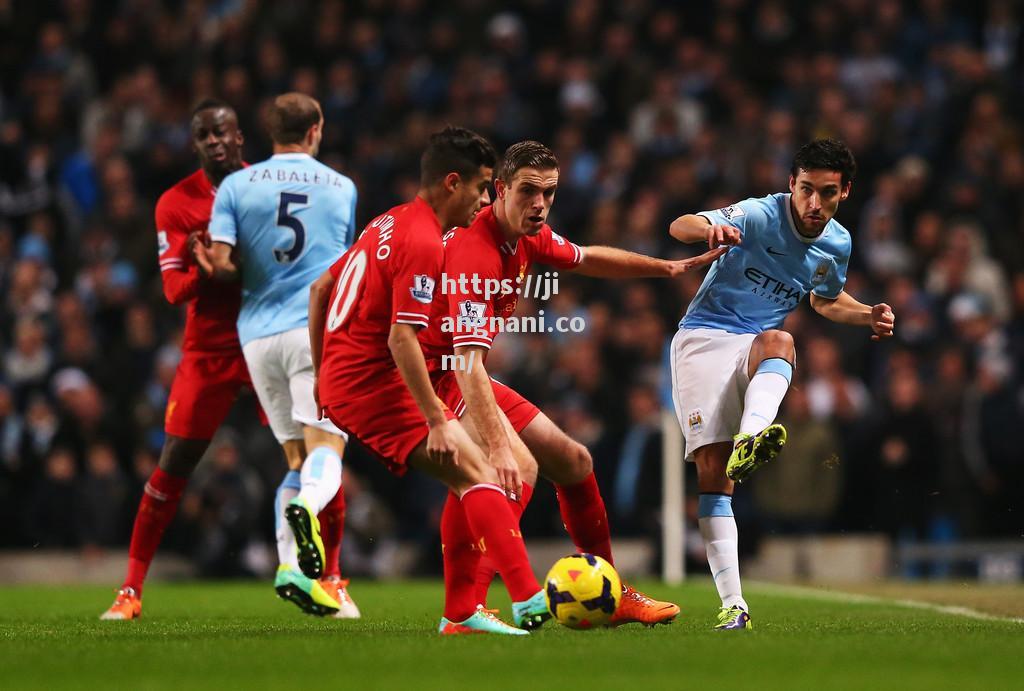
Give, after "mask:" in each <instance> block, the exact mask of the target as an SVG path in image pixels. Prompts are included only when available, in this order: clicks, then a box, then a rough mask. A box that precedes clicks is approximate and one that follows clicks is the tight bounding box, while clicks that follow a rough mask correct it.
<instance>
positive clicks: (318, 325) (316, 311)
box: [309, 274, 331, 372]
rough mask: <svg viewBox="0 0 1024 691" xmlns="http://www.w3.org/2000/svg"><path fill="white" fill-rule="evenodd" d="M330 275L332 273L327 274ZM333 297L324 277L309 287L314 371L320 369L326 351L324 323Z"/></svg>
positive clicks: (310, 339) (310, 333) (310, 336)
mask: <svg viewBox="0 0 1024 691" xmlns="http://www.w3.org/2000/svg"><path fill="white" fill-rule="evenodd" d="M325 275H326V276H327V277H330V274H325ZM330 299H331V289H330V285H329V284H328V285H323V277H321V278H320V279H318V280H317V281H316V282H315V283H314V284H313V285H312V286H311V287H310V289H309V351H310V354H311V355H312V357H313V371H314V372H319V371H320V363H321V362H322V361H323V353H324V324H325V323H326V321H327V303H328V302H329V301H330Z"/></svg>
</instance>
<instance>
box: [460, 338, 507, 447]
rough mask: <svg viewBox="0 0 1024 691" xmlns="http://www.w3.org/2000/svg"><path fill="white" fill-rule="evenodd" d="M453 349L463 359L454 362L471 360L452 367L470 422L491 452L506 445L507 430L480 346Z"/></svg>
mask: <svg viewBox="0 0 1024 691" xmlns="http://www.w3.org/2000/svg"><path fill="white" fill-rule="evenodd" d="M467 351H469V352H467ZM455 353H456V355H457V356H464V357H465V359H464V360H459V359H458V358H456V361H457V362H469V363H471V366H468V367H466V368H464V369H457V370H455V380H456V381H457V382H458V383H459V390H460V391H461V392H462V398H463V400H464V401H465V403H466V410H467V411H468V412H469V414H470V416H471V417H472V420H473V424H474V425H475V426H476V428H477V431H478V432H479V433H480V436H481V438H482V439H483V441H484V444H486V445H487V449H488V451H490V452H493V451H494V450H495V449H497V448H500V447H504V446H508V445H509V441H508V433H507V432H506V431H505V426H504V425H503V424H502V423H501V417H500V414H499V413H498V403H497V401H495V400H494V390H493V389H492V388H491V379H490V377H488V376H487V370H486V369H485V368H484V365H483V348H479V347H466V348H461V347H460V348H456V349H455Z"/></svg>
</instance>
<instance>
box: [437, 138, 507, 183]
mask: <svg viewBox="0 0 1024 691" xmlns="http://www.w3.org/2000/svg"><path fill="white" fill-rule="evenodd" d="M497 162H498V154H497V153H495V151H494V147H493V146H491V143H490V142H489V141H487V140H486V139H484V138H483V137H481V136H480V135H479V134H477V133H476V132H474V131H472V130H468V129H466V128H464V127H453V126H451V125H449V126H448V127H445V128H444V129H443V130H441V131H440V132H435V133H434V134H432V135H430V142H429V143H428V144H427V148H426V150H425V151H424V152H423V156H422V157H421V158H420V184H421V185H424V186H427V185H432V184H434V183H435V182H437V181H439V180H441V179H443V178H444V176H446V175H447V174H448V173H458V174H459V175H460V176H462V177H464V178H471V177H473V176H474V175H476V173H477V171H478V170H480V167H481V166H486V167H488V168H493V167H494V166H495V164H496V163H497Z"/></svg>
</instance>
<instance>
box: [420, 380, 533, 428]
mask: <svg viewBox="0 0 1024 691" xmlns="http://www.w3.org/2000/svg"><path fill="white" fill-rule="evenodd" d="M431 383H432V384H433V385H434V391H436V392H437V395H438V397H439V398H440V399H441V400H442V401H444V404H445V405H446V406H448V407H449V408H450V409H451V410H453V411H454V412H455V415H456V417H459V418H461V417H462V416H463V415H464V414H465V412H466V403H465V401H463V400H462V391H461V390H459V384H458V381H457V380H456V379H455V373H454V372H452V371H451V370H449V371H447V372H440V373H438V374H435V376H434V378H433V380H432V382H431ZM491 390H492V391H493V392H494V400H495V402H497V404H498V407H499V408H501V411H502V412H503V413H505V417H507V418H508V421H509V422H510V423H512V429H514V430H515V431H516V433H517V434H518V433H519V432H522V431H523V430H524V429H526V426H527V425H528V424H530V423H531V422H533V418H535V417H537V415H538V413H540V408H538V407H537V406H535V405H534V404H532V403H530V402H529V401H528V400H526V399H525V398H523V397H522V396H520V395H519V392H518V391H516V390H515V389H512V388H509V387H508V386H505V385H504V384H502V383H501V382H500V381H495V380H494V379H492V380H491Z"/></svg>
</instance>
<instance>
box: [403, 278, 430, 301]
mask: <svg viewBox="0 0 1024 691" xmlns="http://www.w3.org/2000/svg"><path fill="white" fill-rule="evenodd" d="M409 292H410V293H412V298H413V300H416V302H422V303H423V304H427V303H429V302H430V301H431V300H433V299H434V279H432V278H431V277H430V276H427V275H424V274H416V275H415V276H413V277H412V288H410V289H409Z"/></svg>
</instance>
